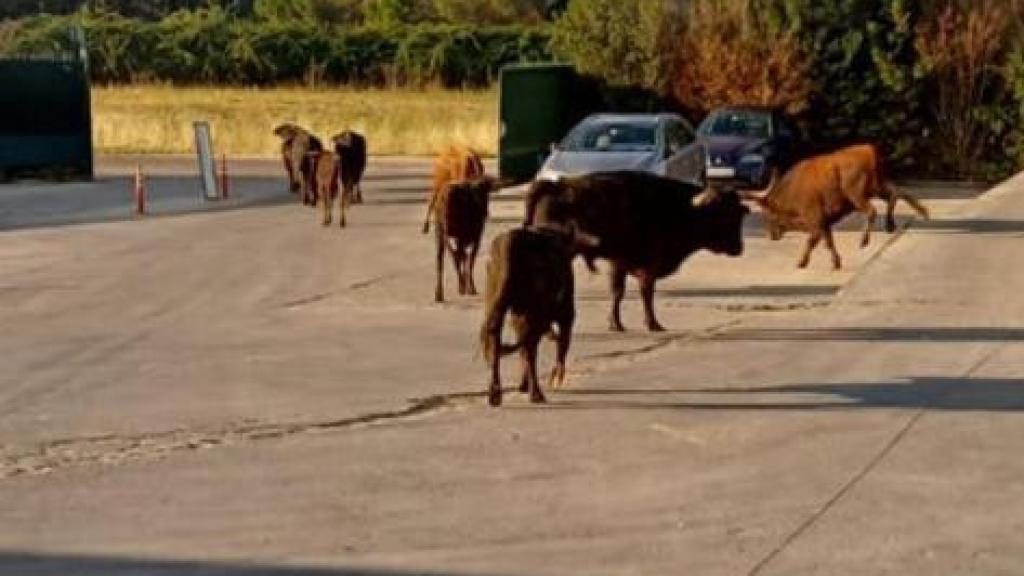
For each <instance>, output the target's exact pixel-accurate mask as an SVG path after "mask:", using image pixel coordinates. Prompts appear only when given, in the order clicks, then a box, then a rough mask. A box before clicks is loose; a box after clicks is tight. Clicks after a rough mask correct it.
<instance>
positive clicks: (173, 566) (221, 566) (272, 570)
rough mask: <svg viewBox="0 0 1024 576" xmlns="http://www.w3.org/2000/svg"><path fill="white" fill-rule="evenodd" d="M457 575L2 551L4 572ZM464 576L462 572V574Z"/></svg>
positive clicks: (11, 575) (29, 575)
mask: <svg viewBox="0 0 1024 576" xmlns="http://www.w3.org/2000/svg"><path fill="white" fill-rule="evenodd" d="M199 574H201V575H202V576H456V575H455V573H452V572H431V571H427V570H413V571H410V570H377V569H367V568H315V567H284V566H266V565H259V564H240V563H239V564H234V563H219V562H203V561H191V560H143V559H133V558H114V557H104V556H98V557H91V556H73V555H44V554H28V553H15V552H8V553H0V576H72V575H73V576H186V575H187V576H195V575H199ZM460 576H462V575H460Z"/></svg>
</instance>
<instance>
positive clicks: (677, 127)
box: [665, 121, 694, 153]
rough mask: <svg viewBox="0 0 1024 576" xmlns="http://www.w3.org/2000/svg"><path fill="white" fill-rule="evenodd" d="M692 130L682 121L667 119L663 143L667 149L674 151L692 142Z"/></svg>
mask: <svg viewBox="0 0 1024 576" xmlns="http://www.w3.org/2000/svg"><path fill="white" fill-rule="evenodd" d="M693 140H694V136H693V130H692V129H690V127H689V126H687V125H686V124H683V123H682V122H673V121H669V122H668V124H666V126H665V143H666V144H667V145H668V149H669V151H671V152H672V153H676V152H678V151H680V150H682V149H683V147H684V146H686V145H688V144H690V143H691V142H693Z"/></svg>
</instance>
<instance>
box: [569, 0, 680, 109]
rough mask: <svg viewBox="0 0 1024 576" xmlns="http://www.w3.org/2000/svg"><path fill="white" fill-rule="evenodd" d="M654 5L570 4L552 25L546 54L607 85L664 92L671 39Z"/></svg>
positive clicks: (576, 0)
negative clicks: (556, 57)
mask: <svg viewBox="0 0 1024 576" xmlns="http://www.w3.org/2000/svg"><path fill="white" fill-rule="evenodd" d="M667 6H668V4H667V3H666V2H661V1H658V0H572V1H571V2H570V3H569V6H568V9H567V10H566V12H565V13H564V14H562V16H561V17H559V18H558V20H557V21H556V22H555V26H554V31H553V34H552V39H551V48H552V51H553V52H554V53H555V54H556V55H557V56H559V57H561V58H563V59H566V60H568V61H570V62H573V63H575V65H576V67H577V68H578V69H579V70H580V71H581V72H583V73H584V74H592V75H595V76H599V77H601V78H603V79H604V80H606V81H607V82H608V83H609V84H611V85H613V86H641V87H644V88H650V89H653V90H657V91H661V90H663V89H665V88H666V84H667V77H666V71H667V70H668V68H669V62H670V52H671V50H669V49H668V45H667V44H666V43H665V42H666V41H667V40H668V39H669V38H670V36H671V34H670V32H669V30H668V29H667V28H666V27H670V26H671V25H672V24H673V23H674V22H675V20H674V19H673V18H670V17H668V12H667V10H668V8H667Z"/></svg>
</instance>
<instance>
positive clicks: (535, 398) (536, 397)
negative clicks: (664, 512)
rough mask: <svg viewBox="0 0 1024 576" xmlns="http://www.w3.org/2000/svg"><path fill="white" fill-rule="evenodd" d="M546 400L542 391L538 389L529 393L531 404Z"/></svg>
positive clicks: (542, 402)
mask: <svg viewBox="0 0 1024 576" xmlns="http://www.w3.org/2000/svg"><path fill="white" fill-rule="evenodd" d="M547 401H548V399H547V398H545V397H544V393H543V392H541V391H540V390H539V389H538V390H534V391H533V392H531V393H530V402H531V403H533V404H544V403H545V402H547Z"/></svg>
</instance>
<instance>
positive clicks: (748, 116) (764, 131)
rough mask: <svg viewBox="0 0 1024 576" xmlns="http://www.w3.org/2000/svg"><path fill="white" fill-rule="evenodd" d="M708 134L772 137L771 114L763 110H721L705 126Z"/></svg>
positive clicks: (705, 131)
mask: <svg viewBox="0 0 1024 576" xmlns="http://www.w3.org/2000/svg"><path fill="white" fill-rule="evenodd" d="M704 133H705V134H706V135H708V136H743V137H746V138H769V137H771V116H770V115H769V114H766V113H763V112H756V111H752V110H751V111H748V110H729V111H726V112H719V113H718V114H716V115H715V116H714V117H713V118H712V119H711V122H709V123H708V124H707V125H706V126H705V127H704Z"/></svg>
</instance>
